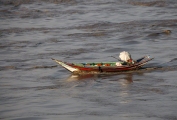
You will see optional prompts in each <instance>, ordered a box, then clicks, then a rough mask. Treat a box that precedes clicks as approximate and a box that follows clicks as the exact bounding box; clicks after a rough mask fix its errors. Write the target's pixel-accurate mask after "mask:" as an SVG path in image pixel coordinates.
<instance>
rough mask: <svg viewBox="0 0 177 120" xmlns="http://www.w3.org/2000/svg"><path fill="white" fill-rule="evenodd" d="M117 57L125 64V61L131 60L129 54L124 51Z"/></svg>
mask: <svg viewBox="0 0 177 120" xmlns="http://www.w3.org/2000/svg"><path fill="white" fill-rule="evenodd" d="M119 57H120V59H121V60H122V61H125V62H127V60H129V59H131V55H130V53H128V52H126V51H123V52H121V53H120V55H119Z"/></svg>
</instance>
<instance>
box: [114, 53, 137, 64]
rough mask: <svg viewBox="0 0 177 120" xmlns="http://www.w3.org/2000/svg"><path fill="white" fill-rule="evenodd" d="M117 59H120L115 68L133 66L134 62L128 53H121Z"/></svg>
mask: <svg viewBox="0 0 177 120" xmlns="http://www.w3.org/2000/svg"><path fill="white" fill-rule="evenodd" d="M119 58H120V60H121V61H120V62H117V63H116V65H117V66H122V65H132V64H134V61H133V59H132V58H131V55H130V53H128V52H126V51H123V52H121V53H120V55H119Z"/></svg>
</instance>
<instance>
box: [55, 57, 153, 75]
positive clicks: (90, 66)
mask: <svg viewBox="0 0 177 120" xmlns="http://www.w3.org/2000/svg"><path fill="white" fill-rule="evenodd" d="M152 59H153V58H151V57H150V56H144V57H142V58H140V59H137V60H136V61H135V63H134V64H127V65H121V66H117V65H116V63H117V62H118V61H117V62H94V63H68V62H63V61H61V60H57V59H53V58H52V60H54V61H55V62H57V63H58V64H59V65H61V66H62V67H64V68H65V69H67V70H69V71H70V72H72V73H88V72H99V73H102V72H123V71H132V70H137V69H140V68H141V67H142V66H143V65H145V64H146V63H147V62H149V61H150V60H152Z"/></svg>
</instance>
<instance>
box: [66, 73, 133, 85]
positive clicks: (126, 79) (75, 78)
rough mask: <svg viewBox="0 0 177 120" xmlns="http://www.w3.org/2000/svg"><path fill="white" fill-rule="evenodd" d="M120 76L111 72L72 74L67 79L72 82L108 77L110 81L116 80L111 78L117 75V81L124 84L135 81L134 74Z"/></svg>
mask: <svg viewBox="0 0 177 120" xmlns="http://www.w3.org/2000/svg"><path fill="white" fill-rule="evenodd" d="M122 75H123V76H122ZM120 76H121V77H119V75H115V74H113V75H111V74H109V75H107V74H105V75H104V74H72V75H70V76H69V77H68V78H67V79H66V81H68V82H72V81H80V80H88V79H92V80H97V79H99V78H102V79H104V78H107V79H109V80H110V81H115V80H111V79H112V78H115V77H116V81H119V82H120V83H121V84H122V85H126V84H131V83H132V82H133V80H132V76H133V75H132V74H121V75H120ZM121 81H122V82H121Z"/></svg>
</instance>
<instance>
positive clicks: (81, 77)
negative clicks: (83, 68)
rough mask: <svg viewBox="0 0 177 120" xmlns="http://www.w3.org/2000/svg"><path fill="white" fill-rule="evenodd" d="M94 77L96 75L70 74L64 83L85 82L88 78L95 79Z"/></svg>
mask: <svg viewBox="0 0 177 120" xmlns="http://www.w3.org/2000/svg"><path fill="white" fill-rule="evenodd" d="M95 76H96V75H94V74H72V75H70V76H69V77H68V78H67V79H66V81H68V82H72V81H79V80H86V79H89V78H95Z"/></svg>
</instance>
